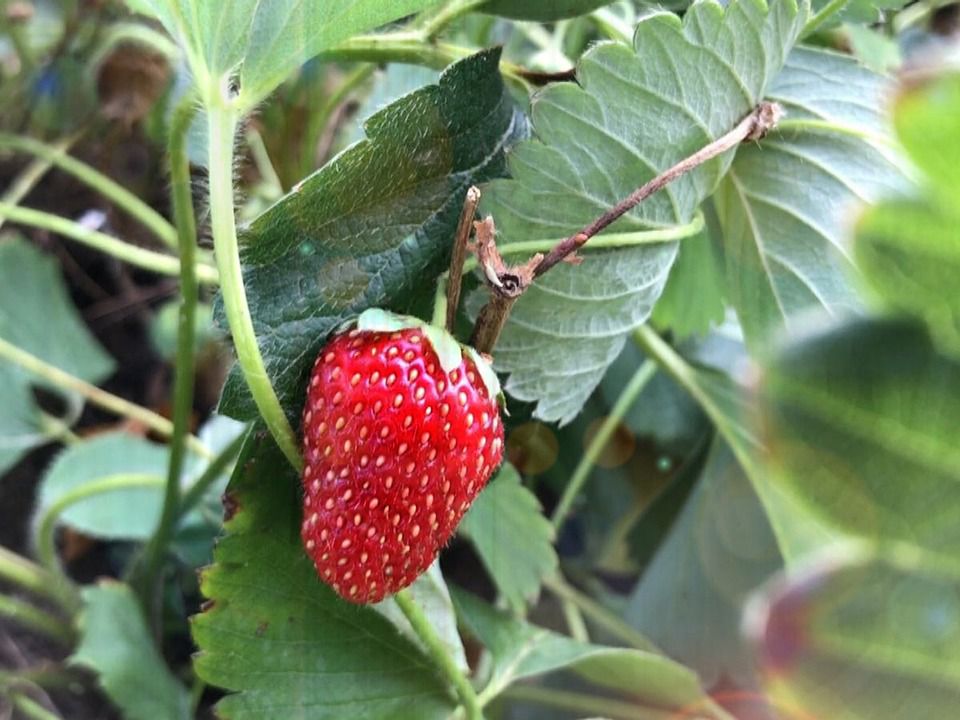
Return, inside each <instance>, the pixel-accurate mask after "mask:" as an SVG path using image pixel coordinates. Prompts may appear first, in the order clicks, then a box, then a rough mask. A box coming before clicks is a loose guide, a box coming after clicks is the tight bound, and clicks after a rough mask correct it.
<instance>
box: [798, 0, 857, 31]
mask: <svg viewBox="0 0 960 720" xmlns="http://www.w3.org/2000/svg"><path fill="white" fill-rule="evenodd" d="M849 4H850V0H830V2H828V3H827V4H826V5H824V6H823V7H822V8H820V11H819V12H818V13H817V14H816V15H814V16H813V17H812V18H810V19H809V20H807V24H806V25H804V26H803V30H801V31H800V37H801V38H805V37H808V36H809V35H812V34H813V33H815V32H816V31H817V30H819V29H820V28H821V27H822V26H823V24H824V23H825V22H826V21H827V20H829V19H830V18H832V17H833V16H834V15H836V14H837V13H839V12H842V11H843V10H844V9H845V8H846V7H847V5H849Z"/></svg>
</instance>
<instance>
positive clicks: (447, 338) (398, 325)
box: [355, 308, 501, 398]
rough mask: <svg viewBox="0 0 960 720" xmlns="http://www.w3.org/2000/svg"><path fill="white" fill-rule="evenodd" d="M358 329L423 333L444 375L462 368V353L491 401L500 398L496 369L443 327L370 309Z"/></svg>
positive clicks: (358, 322)
mask: <svg viewBox="0 0 960 720" xmlns="http://www.w3.org/2000/svg"><path fill="white" fill-rule="evenodd" d="M355 327H356V328H357V330H369V331H371V332H396V331H398V330H408V329H411V328H416V329H417V330H420V331H421V332H423V334H424V336H425V337H426V338H427V340H428V341H429V342H430V345H431V346H432V347H433V351H434V352H435V353H436V354H437V359H438V360H439V361H440V367H441V368H443V371H444V372H447V373H449V372H452V371H453V370H456V369H457V368H458V367H460V364H461V363H462V362H463V353H464V352H466V353H467V357H469V358H470V359H471V360H473V364H474V365H476V367H477V372H478V373H480V379H481V380H482V381H483V384H484V385H485V386H486V388H487V392H489V393H490V397H494V398H496V397H500V395H501V389H500V380H499V379H498V378H497V374H496V373H495V372H494V371H493V366H492V365H491V364H490V362H489V361H488V360H486V359H485V358H484V357H483V356H482V355H481V354H480V353H478V352H477V351H476V350H474V349H473V348H472V347H469V346H467V345H461V344H460V343H459V342H457V339H456V338H455V337H453V335H451V334H450V333H448V332H447V331H446V330H444V329H443V328H441V327H437V326H436V325H431V324H430V323H428V322H426V321H424V320H421V319H420V318H416V317H411V316H409V315H398V314H396V313H392V312H390V311H389V310H381V309H380V308H370V309H369V310H364V311H363V312H362V313H360V316H359V317H358V318H357V321H356V325H355Z"/></svg>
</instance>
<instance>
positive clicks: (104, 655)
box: [69, 581, 190, 720]
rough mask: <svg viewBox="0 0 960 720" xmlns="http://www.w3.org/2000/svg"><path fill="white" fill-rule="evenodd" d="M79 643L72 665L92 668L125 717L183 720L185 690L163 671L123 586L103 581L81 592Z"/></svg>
mask: <svg viewBox="0 0 960 720" xmlns="http://www.w3.org/2000/svg"><path fill="white" fill-rule="evenodd" d="M79 625H80V644H79V645H78V647H77V649H76V651H75V652H74V653H73V655H71V656H70V659H69V662H70V664H72V665H81V666H83V667H85V668H88V669H90V670H92V671H93V672H94V673H95V674H96V675H97V680H98V682H99V683H100V685H101V687H103V689H104V692H105V693H106V694H107V696H108V697H109V698H110V699H111V700H112V701H113V702H114V703H116V705H117V707H118V708H119V709H120V710H121V711H122V712H123V717H124V718H127V720H186V719H187V718H188V717H190V710H189V698H188V696H187V690H186V688H185V687H183V685H181V684H180V683H179V682H178V681H177V680H176V678H174V677H173V675H172V674H171V673H170V671H169V670H168V669H167V666H166V664H165V663H164V661H163V658H162V657H161V656H160V654H159V653H158V652H157V651H156V649H155V646H154V642H153V638H152V637H151V635H150V631H149V630H148V629H147V625H146V623H145V622H144V620H143V615H142V612H141V610H140V604H139V602H138V601H137V598H136V596H135V595H134V594H133V591H132V590H130V588H129V587H127V586H126V585H123V584H121V583H118V582H112V581H105V582H102V583H100V584H99V585H93V586H88V587H86V588H84V590H83V609H82V610H81V614H80V620H79Z"/></svg>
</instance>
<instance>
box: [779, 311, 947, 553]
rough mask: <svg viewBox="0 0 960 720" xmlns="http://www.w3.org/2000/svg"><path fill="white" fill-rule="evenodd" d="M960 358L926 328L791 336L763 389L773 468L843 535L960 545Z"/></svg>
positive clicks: (875, 325)
mask: <svg viewBox="0 0 960 720" xmlns="http://www.w3.org/2000/svg"><path fill="white" fill-rule="evenodd" d="M958 388H960V364H958V363H957V362H956V361H953V360H949V359H947V358H945V357H943V356H942V355H939V354H938V353H937V351H936V350H935V348H934V347H933V345H932V343H931V340H930V337H929V335H928V334H927V332H926V331H925V329H924V328H923V327H921V326H918V325H916V324H912V323H909V322H904V321H869V320H861V321H856V322H851V323H848V324H846V325H843V326H840V327H837V328H834V329H831V330H827V331H823V332H819V333H816V334H813V335H811V336H809V337H807V338H806V339H804V340H802V341H800V340H798V341H797V342H794V343H792V344H791V345H789V346H788V347H787V348H785V349H784V350H783V352H782V353H781V354H780V355H779V356H778V357H777V358H776V359H775V360H774V361H773V362H772V363H771V364H770V365H769V367H767V368H766V370H765V372H764V376H763V380H762V384H761V386H760V401H761V412H762V420H763V429H764V435H765V439H766V441H767V442H766V444H767V448H768V451H769V452H768V454H767V462H768V463H769V464H768V465H767V472H768V476H769V474H772V476H773V477H774V478H775V479H776V483H775V484H776V485H778V486H780V487H782V488H783V489H784V490H786V491H787V492H788V494H790V495H792V496H793V497H795V498H796V499H798V500H799V501H801V502H802V503H803V504H804V505H805V506H806V507H807V508H808V509H809V510H810V511H812V512H813V513H814V514H815V515H817V516H819V517H820V518H822V519H823V520H825V521H828V522H829V523H830V524H831V525H834V526H836V527H838V528H840V529H841V530H842V531H844V532H848V533H853V534H856V535H860V536H864V537H867V538H874V539H882V540H885V541H891V540H898V541H902V542H906V543H911V544H915V545H917V546H919V547H922V548H924V549H926V550H928V551H929V552H931V553H933V554H936V555H937V557H939V558H940V560H941V562H943V563H944V564H945V565H948V566H951V567H956V566H957V557H958V553H960V506H958V504H957V503H956V502H950V501H949V499H950V498H954V497H956V488H957V483H958V481H960V451H958V449H957V443H956V430H957V427H958V424H960V393H958V392H957V389H958Z"/></svg>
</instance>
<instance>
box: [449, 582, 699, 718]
mask: <svg viewBox="0 0 960 720" xmlns="http://www.w3.org/2000/svg"><path fill="white" fill-rule="evenodd" d="M453 600H454V604H455V605H456V608H457V614H458V615H459V616H460V618H461V619H462V621H463V624H464V626H465V628H466V629H467V630H468V631H469V632H470V633H471V634H472V635H474V636H475V637H476V638H477V639H478V640H480V641H482V642H483V644H484V645H485V646H486V647H487V648H488V649H489V650H490V653H491V654H492V656H493V667H492V669H491V674H490V679H489V681H488V684H487V687H486V688H484V690H483V694H484V695H485V696H490V697H494V696H496V695H497V694H499V693H500V691H502V690H503V689H504V688H506V687H507V686H508V685H510V683H512V682H514V681H515V680H519V679H521V678H528V677H536V676H537V675H543V674H545V673H549V672H553V671H556V670H564V669H569V670H572V671H574V672H576V673H577V674H579V675H581V676H582V677H584V678H586V679H587V680H589V681H590V682H591V683H594V684H596V685H598V686H600V687H605V688H609V689H612V690H618V691H620V692H623V693H627V694H629V695H630V696H631V698H633V699H634V700H635V701H637V702H639V703H642V704H643V705H647V706H652V707H657V708H667V709H670V708H683V707H695V706H698V703H699V702H701V701H702V700H703V691H702V690H701V689H700V684H699V682H698V681H697V676H696V675H694V674H693V673H692V672H691V671H690V670H688V669H687V668H685V667H683V666H682V665H679V664H677V663H675V662H673V661H672V660H669V659H668V658H665V657H663V656H662V655H657V654H655V653H651V652H644V651H641V650H631V649H626V648H614V647H605V646H602V645H592V644H589V643H581V642H578V641H576V640H571V639H570V638H568V637H565V636H563V635H558V634H557V633H553V632H550V631H549V630H544V629H543V628H538V627H536V626H534V625H530V624H529V623H526V622H524V621H523V620H519V619H516V618H513V617H511V616H509V615H507V614H506V613H503V612H500V611H498V610H495V609H494V608H492V607H490V606H489V605H487V604H486V603H484V602H483V601H481V600H479V599H478V598H476V597H475V596H473V595H470V594H469V593H465V592H463V591H462V590H456V589H454V591H453Z"/></svg>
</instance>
